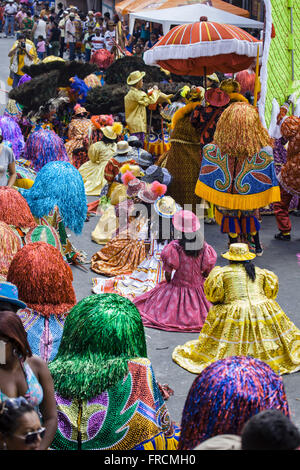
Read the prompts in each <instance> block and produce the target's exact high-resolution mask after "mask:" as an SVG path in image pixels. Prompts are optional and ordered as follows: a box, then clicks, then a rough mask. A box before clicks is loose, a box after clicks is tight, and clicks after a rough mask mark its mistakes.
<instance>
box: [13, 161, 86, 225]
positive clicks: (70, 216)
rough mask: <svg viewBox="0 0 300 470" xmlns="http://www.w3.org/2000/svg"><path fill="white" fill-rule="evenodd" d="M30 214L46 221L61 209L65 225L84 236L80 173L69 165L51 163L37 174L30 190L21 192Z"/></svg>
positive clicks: (84, 205)
mask: <svg viewBox="0 0 300 470" xmlns="http://www.w3.org/2000/svg"><path fill="white" fill-rule="evenodd" d="M20 192H21V193H22V194H23V195H24V197H25V199H26V200H27V202H28V204H29V207H30V209H31V212H32V213H33V214H34V215H35V216H36V217H44V216H46V215H48V214H49V213H50V211H51V210H52V209H54V207H55V206H57V207H58V209H59V212H60V215H61V217H62V219H63V222H64V224H65V225H66V226H67V227H68V228H69V229H70V230H73V231H74V232H75V233H76V234H79V233H81V232H82V229H83V225H84V222H85V220H86V216H87V200H86V195H85V190H84V183H83V179H82V176H81V174H80V173H79V171H78V170H77V169H76V168H75V167H74V166H73V165H72V164H71V163H68V162H49V163H47V164H46V165H45V166H43V168H42V169H41V170H40V171H39V172H38V173H37V176H36V179H35V182H34V184H33V186H32V187H31V188H30V189H20Z"/></svg>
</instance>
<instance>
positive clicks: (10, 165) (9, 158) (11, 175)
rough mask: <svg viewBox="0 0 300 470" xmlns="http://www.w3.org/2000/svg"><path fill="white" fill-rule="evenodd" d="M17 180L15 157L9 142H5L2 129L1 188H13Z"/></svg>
mask: <svg viewBox="0 0 300 470" xmlns="http://www.w3.org/2000/svg"><path fill="white" fill-rule="evenodd" d="M16 178H17V173H16V163H15V155H14V152H13V150H12V148H11V145H9V142H7V141H6V142H3V135H2V130H1V129H0V186H13V185H14V184H15V181H16Z"/></svg>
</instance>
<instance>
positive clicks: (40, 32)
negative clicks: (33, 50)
mask: <svg viewBox="0 0 300 470" xmlns="http://www.w3.org/2000/svg"><path fill="white" fill-rule="evenodd" d="M46 27H47V22H46V19H45V18H39V16H38V15H34V25H33V28H32V35H33V42H34V44H37V41H38V37H39V36H43V38H45V39H46V37H47V32H46Z"/></svg>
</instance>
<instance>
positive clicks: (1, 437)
mask: <svg viewBox="0 0 300 470" xmlns="http://www.w3.org/2000/svg"><path fill="white" fill-rule="evenodd" d="M28 429H30V431H29V432H28ZM44 436H45V428H44V427H41V422H40V419H39V415H38V414H37V412H36V411H35V409H34V408H33V406H32V405H30V404H29V403H28V401H27V400H25V398H23V397H19V398H10V399H7V400H5V401H3V402H2V403H0V445H1V450H39V449H40V444H41V441H42V439H43V437H44Z"/></svg>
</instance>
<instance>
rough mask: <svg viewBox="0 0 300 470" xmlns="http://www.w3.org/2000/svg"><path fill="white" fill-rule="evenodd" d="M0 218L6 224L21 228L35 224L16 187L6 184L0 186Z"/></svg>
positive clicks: (26, 204) (25, 202) (34, 225)
mask: <svg viewBox="0 0 300 470" xmlns="http://www.w3.org/2000/svg"><path fill="white" fill-rule="evenodd" d="M0 220H1V221H2V222H5V223H6V224H7V225H14V226H16V227H22V228H32V227H36V225H37V223H36V221H35V220H34V217H33V215H32V213H31V211H30V208H29V206H28V203H27V201H26V199H24V197H23V196H21V194H20V193H19V192H18V191H17V190H16V189H14V188H10V187H8V186H0Z"/></svg>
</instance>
